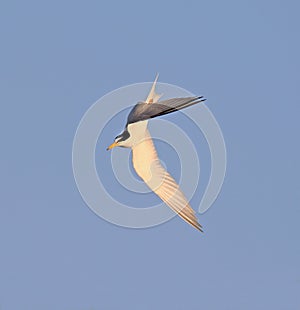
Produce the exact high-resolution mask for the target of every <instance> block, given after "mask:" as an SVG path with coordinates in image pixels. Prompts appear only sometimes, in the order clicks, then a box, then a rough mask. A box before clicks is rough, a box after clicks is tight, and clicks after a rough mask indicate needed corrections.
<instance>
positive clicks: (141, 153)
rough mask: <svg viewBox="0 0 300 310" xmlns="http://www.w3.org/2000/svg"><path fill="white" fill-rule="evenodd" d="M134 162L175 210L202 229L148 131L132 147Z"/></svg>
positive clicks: (154, 189) (149, 183) (142, 174)
mask: <svg viewBox="0 0 300 310" xmlns="http://www.w3.org/2000/svg"><path fill="white" fill-rule="evenodd" d="M132 162H133V167H134V169H135V171H136V172H137V174H138V175H139V176H140V177H141V178H142V179H143V181H144V182H145V183H146V184H147V185H148V186H149V188H150V189H151V190H152V191H153V192H154V193H155V194H156V195H158V196H159V197H160V198H161V199H162V200H163V201H164V202H165V203H166V204H167V205H168V206H169V207H170V208H171V209H172V210H173V211H175V212H176V213H177V214H178V215H179V216H180V217H182V218H183V219H184V220H185V221H186V222H188V223H189V224H190V225H192V226H193V227H195V228H196V229H198V230H200V231H202V227H201V225H200V224H199V223H198V221H197V218H196V215H195V211H194V210H193V209H192V208H191V206H190V205H189V202H188V201H187V199H186V197H185V196H184V194H183V193H182V191H181V190H180V188H179V185H178V184H177V183H176V182H175V180H174V179H173V178H172V176H171V175H170V174H169V173H168V172H167V171H166V170H165V169H164V167H163V166H162V165H161V163H160V161H159V159H158V156H157V153H156V149H155V146H154V144H153V141H152V139H151V137H150V135H149V133H148V131H147V135H146V138H145V140H143V141H142V142H140V143H139V144H138V145H136V146H134V147H133V148H132Z"/></svg>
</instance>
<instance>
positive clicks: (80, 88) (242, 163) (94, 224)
mask: <svg viewBox="0 0 300 310" xmlns="http://www.w3.org/2000/svg"><path fill="white" fill-rule="evenodd" d="M299 10H300V5H299V2H298V1H265V0H263V1H238V0H236V1H232V0H229V1H182V2H181V3H176V2H175V1H174V2H173V1H164V2H160V1H149V2H142V1H139V2H138V1H122V2H121V1H118V2H117V1H110V2H108V1H85V2H83V1H82V2H78V1H51V2H50V1H48V2H44V1H31V0H29V1H5V2H4V1H3V2H2V3H1V5H0V33H1V49H0V53H1V65H0V85H1V86H0V88H1V91H0V102H1V122H0V129H1V130H0V135H1V137H0V138H1V162H0V165H1V196H0V197H1V198H0V202H1V206H0V251H1V252H0V309H1V310H19V309H22V310H27V309H28V310H39V309H43V310H53V309H55V310H56V309H57V310H98V309H99V310H100V309H108V310H110V309H111V310H115V309H130V310H132V309H206V310H218V309H226V310H227V309H228V310H240V309H244V310H248V309H249V310H250V309H251V310H252V309H256V310H257V309H259V310H260V309H262V310H265V309H274V310H282V309H289V310H298V309H299V307H300V294H299V292H300V267H299V262H300V243H299V237H300V233H299V217H300V203H299V201H300V197H299V196H300V194H299V193H300V191H299V189H300V184H299V183H300V181H299V172H300V171H299V170H300V169H299V158H300V147H299V131H300V123H299V113H300V99H299V98H300V97H299V72H300V66H299V64H300V60H299V59H300V58H299V55H300V44H299V26H300V24H299ZM156 72H160V76H161V79H160V80H161V81H162V82H167V83H172V84H176V85H179V86H182V87H184V88H186V89H188V90H190V91H191V92H193V93H196V94H198V93H199V92H201V94H204V95H205V96H206V97H207V98H208V99H209V100H208V101H207V104H209V107H210V109H211V110H212V112H213V113H214V115H215V117H216V118H217V119H218V122H219V123H220V125H221V127H222V130H223V133H224V136H225V140H226V144H227V151H228V169H227V177H226V181H225V184H224V187H223V190H222V193H221V195H220V196H219V198H218V200H217V202H216V203H215V205H214V206H213V207H212V208H211V209H210V210H209V211H208V212H207V213H205V214H204V215H202V216H201V217H200V222H201V223H202V224H203V226H204V227H205V234H204V235H201V234H199V233H197V231H195V230H194V229H192V228H190V227H189V226H188V225H185V224H184V223H182V221H181V220H180V219H178V218H175V219H173V220H171V221H169V222H168V223H166V224H164V225H161V226H158V227H154V228H151V229H145V230H131V229H125V228H120V227H117V226H114V225H111V224H109V223H107V222H106V221H104V220H102V219H101V218H99V217H97V216H96V215H95V214H93V213H92V212H91V211H90V209H89V208H88V207H86V205H85V203H84V202H83V200H82V199H81V196H80V194H79V192H78V191H77V188H76V185H75V182H74V178H73V174H72V165H71V150H72V141H73V137H74V133H75V130H76V127H77V125H78V122H79V120H80V119H81V117H82V115H83V113H84V112H85V111H86V110H87V109H88V107H89V106H90V105H91V104H92V103H93V102H95V101H96V100H97V99H98V98H99V97H101V96H102V95H104V94H106V93H107V92H108V91H111V90H113V89H115V88H117V87H120V86H123V85H126V84H130V83H134V82H142V81H151V80H152V79H153V77H154V75H155V73H156ZM122 125H123V124H122ZM122 125H120V129H121V127H122ZM117 131H119V130H117ZM117 133H118V132H117ZM113 137H115V133H113V135H112V138H113Z"/></svg>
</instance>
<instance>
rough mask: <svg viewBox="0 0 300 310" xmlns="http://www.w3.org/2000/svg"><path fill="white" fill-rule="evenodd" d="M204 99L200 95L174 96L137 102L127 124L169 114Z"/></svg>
mask: <svg viewBox="0 0 300 310" xmlns="http://www.w3.org/2000/svg"><path fill="white" fill-rule="evenodd" d="M203 101H205V99H204V98H203V97H202V96H200V97H186V98H173V99H168V100H163V101H159V102H157V103H152V104H148V103H146V102H140V103H137V104H136V105H135V106H134V107H133V108H132V110H131V111H130V113H129V115H128V119H127V125H128V124H132V123H136V122H140V121H144V120H148V119H150V118H154V117H158V116H162V115H165V114H169V113H172V112H175V111H178V110H181V109H184V108H187V107H189V106H191V105H194V104H197V103H199V102H203Z"/></svg>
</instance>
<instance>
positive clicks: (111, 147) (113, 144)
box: [106, 142, 118, 151]
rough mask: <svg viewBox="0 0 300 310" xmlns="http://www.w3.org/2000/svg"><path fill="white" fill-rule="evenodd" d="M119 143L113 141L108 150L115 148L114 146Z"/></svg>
mask: <svg viewBox="0 0 300 310" xmlns="http://www.w3.org/2000/svg"><path fill="white" fill-rule="evenodd" d="M117 145H118V143H117V142H114V143H112V144H111V145H110V146H109V147H108V148H107V149H106V151H108V150H111V149H113V148H114V147H115V146H117Z"/></svg>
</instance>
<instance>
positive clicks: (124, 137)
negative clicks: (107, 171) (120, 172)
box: [106, 129, 131, 151]
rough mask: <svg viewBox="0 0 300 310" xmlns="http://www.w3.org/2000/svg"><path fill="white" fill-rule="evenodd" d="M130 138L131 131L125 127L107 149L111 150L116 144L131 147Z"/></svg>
mask: <svg viewBox="0 0 300 310" xmlns="http://www.w3.org/2000/svg"><path fill="white" fill-rule="evenodd" d="M129 139H130V134H129V132H128V131H127V130H126V129H125V130H124V131H123V132H122V133H121V134H120V135H118V136H116V137H115V141H114V142H113V143H112V144H111V145H110V146H109V147H108V148H107V149H106V150H107V151H108V150H111V149H112V148H114V147H116V146H121V147H130V146H131V145H130V143H129Z"/></svg>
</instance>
